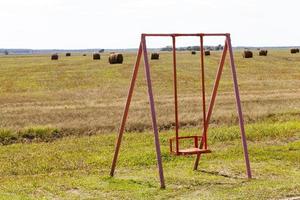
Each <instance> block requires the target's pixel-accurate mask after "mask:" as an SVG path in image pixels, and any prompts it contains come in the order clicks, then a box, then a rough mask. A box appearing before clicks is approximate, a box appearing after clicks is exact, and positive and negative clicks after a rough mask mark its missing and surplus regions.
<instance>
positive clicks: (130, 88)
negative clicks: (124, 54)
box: [110, 42, 142, 176]
mask: <svg viewBox="0 0 300 200" xmlns="http://www.w3.org/2000/svg"><path fill="white" fill-rule="evenodd" d="M141 57H142V42H140V47H139V50H138V55H137V58H136V62H135V65H134V70H133V74H132V78H131V83H130V87H129V90H128V95H127V100H126V104H125V108H124V112H123V117H122V120H121V125H120V129H119V135H118V139H117V141H116V145H115V154H114V158H113V161H112V166H111V171H110V176H114V173H115V168H116V164H117V160H118V155H119V151H120V146H121V142H122V137H123V133H124V130H125V124H126V120H127V116H128V110H129V107H130V102H131V98H132V94H133V89H134V86H135V82H136V78H137V74H138V71H139V66H140V61H141Z"/></svg>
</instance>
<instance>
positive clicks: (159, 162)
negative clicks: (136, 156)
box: [142, 35, 165, 188]
mask: <svg viewBox="0 0 300 200" xmlns="http://www.w3.org/2000/svg"><path fill="white" fill-rule="evenodd" d="M142 48H143V55H144V63H145V74H146V81H147V86H148V95H149V104H150V110H151V118H152V127H153V132H154V141H155V148H156V158H157V166H158V172H159V178H160V187H161V188H165V179H164V173H163V166H162V160H161V151H160V144H159V136H158V128H157V122H156V113H155V106H154V97H153V92H152V83H151V76H150V65H149V61H148V55H147V46H146V39H145V37H144V36H143V35H142Z"/></svg>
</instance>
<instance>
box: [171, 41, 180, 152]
mask: <svg viewBox="0 0 300 200" xmlns="http://www.w3.org/2000/svg"><path fill="white" fill-rule="evenodd" d="M172 44H173V81H174V105H175V107H174V109H175V133H176V154H177V155H179V139H178V136H179V122H178V100H177V99H178V98H177V70H176V67H177V66H176V65H177V64H176V38H175V36H172Z"/></svg>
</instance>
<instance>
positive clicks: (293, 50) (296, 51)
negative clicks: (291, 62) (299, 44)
mask: <svg viewBox="0 0 300 200" xmlns="http://www.w3.org/2000/svg"><path fill="white" fill-rule="evenodd" d="M291 53H299V49H291Z"/></svg>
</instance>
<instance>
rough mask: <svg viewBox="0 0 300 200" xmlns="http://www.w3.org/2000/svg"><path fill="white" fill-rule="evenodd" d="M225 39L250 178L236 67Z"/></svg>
mask: <svg viewBox="0 0 300 200" xmlns="http://www.w3.org/2000/svg"><path fill="white" fill-rule="evenodd" d="M226 38H227V40H226V43H227V45H228V49H229V57H230V65H231V72H232V79H233V84H234V92H235V98H236V107H237V112H238V116H239V124H240V131H241V139H242V143H243V149H244V157H245V163H246V170H247V175H248V178H252V174H251V168H250V160H249V154H248V146H247V140H246V134H245V126H244V119H243V113H242V106H241V100H240V92H239V87H238V81H237V75H236V67H235V63H234V59H233V51H232V46H231V39H230V35H229V34H228V35H227V36H226Z"/></svg>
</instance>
